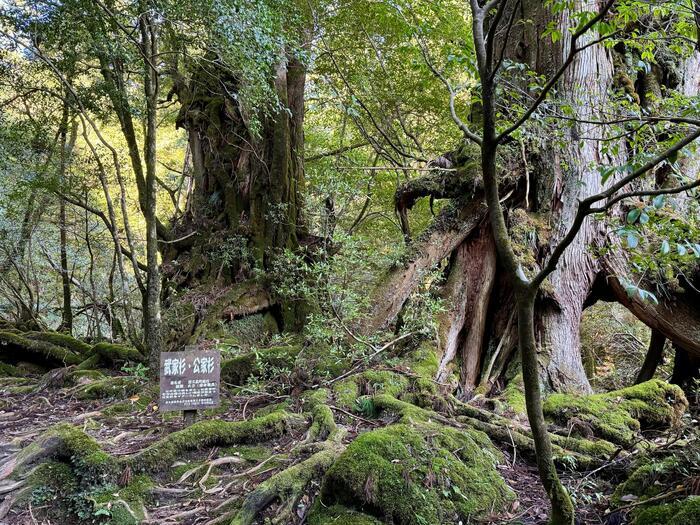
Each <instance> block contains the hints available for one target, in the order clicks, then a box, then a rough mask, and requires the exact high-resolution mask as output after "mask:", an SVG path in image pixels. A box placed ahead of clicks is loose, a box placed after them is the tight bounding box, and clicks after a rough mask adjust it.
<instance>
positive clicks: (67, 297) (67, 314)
mask: <svg viewBox="0 0 700 525" xmlns="http://www.w3.org/2000/svg"><path fill="white" fill-rule="evenodd" d="M68 118H69V110H68V104H67V103H65V104H64V107H63V115H62V117H61V124H60V131H59V133H60V135H61V156H60V164H59V173H58V179H59V184H61V185H64V184H66V175H67V170H68V163H69V162H70V157H71V154H72V153H73V147H74V146H75V140H76V137H77V133H78V127H77V122H74V123H73V125H72V126H71V130H70V137H69V136H68ZM58 227H59V250H60V260H61V285H62V286H61V288H62V291H63V308H62V310H61V325H60V327H59V330H65V331H66V332H68V333H69V334H72V333H73V306H72V300H71V276H70V268H69V267H68V250H67V244H68V240H67V233H68V232H67V224H66V201H65V199H63V198H62V197H59V198H58Z"/></svg>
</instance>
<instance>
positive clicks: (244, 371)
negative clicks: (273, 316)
mask: <svg viewBox="0 0 700 525" xmlns="http://www.w3.org/2000/svg"><path fill="white" fill-rule="evenodd" d="M300 351H301V347H300V346H297V345H292V346H275V347H271V348H264V349H261V350H258V351H256V352H249V353H246V354H242V355H239V356H236V357H233V358H231V359H226V360H224V361H223V362H222V363H221V380H222V381H223V382H225V383H229V384H232V385H236V386H240V385H243V384H245V382H246V381H247V380H248V378H250V377H264V376H265V375H268V374H274V373H276V372H277V371H279V370H282V369H286V370H291V369H292V367H293V366H294V360H295V359H296V357H297V355H298V354H299V352H300Z"/></svg>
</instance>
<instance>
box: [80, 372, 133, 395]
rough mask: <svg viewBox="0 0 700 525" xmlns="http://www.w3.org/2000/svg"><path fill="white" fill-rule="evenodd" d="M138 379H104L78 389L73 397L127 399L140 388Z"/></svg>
mask: <svg viewBox="0 0 700 525" xmlns="http://www.w3.org/2000/svg"><path fill="white" fill-rule="evenodd" d="M142 386H143V385H142V383H141V381H140V380H139V379H137V378H134V377H129V376H116V377H106V378H104V379H98V380H97V381H92V382H90V383H88V384H86V385H84V386H82V387H80V388H79V389H78V390H77V391H76V393H75V396H76V397H77V398H78V399H105V398H114V397H129V396H131V395H133V394H135V393H137V392H138V391H139V390H140V389H141V388H142Z"/></svg>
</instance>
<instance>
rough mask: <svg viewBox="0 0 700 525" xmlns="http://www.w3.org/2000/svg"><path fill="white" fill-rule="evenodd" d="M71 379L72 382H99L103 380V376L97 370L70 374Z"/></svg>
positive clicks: (78, 371) (77, 371)
mask: <svg viewBox="0 0 700 525" xmlns="http://www.w3.org/2000/svg"><path fill="white" fill-rule="evenodd" d="M71 379H72V380H73V381H74V382H80V380H89V381H99V380H101V379H105V375H104V374H103V373H102V372H100V371H99V370H82V369H81V370H76V371H74V372H73V373H72V374H71Z"/></svg>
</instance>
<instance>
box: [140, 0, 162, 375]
mask: <svg viewBox="0 0 700 525" xmlns="http://www.w3.org/2000/svg"><path fill="white" fill-rule="evenodd" d="M144 7H147V6H146V5H145V2H144ZM139 26H140V30H141V47H142V52H143V56H144V64H143V67H144V94H145V98H146V134H145V138H144V147H143V149H144V157H145V163H146V180H145V183H146V209H145V210H144V217H145V219H146V265H147V266H148V270H147V271H146V310H145V311H144V320H145V323H144V325H145V332H146V333H145V340H146V348H147V350H148V362H149V365H150V368H151V371H152V373H155V371H156V370H158V369H159V367H160V353H161V351H162V340H161V312H160V290H161V283H160V281H161V277H160V267H159V263H158V214H157V200H156V199H157V194H158V191H157V189H158V187H157V180H156V145H157V142H156V139H157V137H156V118H157V104H158V71H157V70H155V66H154V64H155V63H156V61H157V59H158V58H157V57H158V42H157V36H156V33H157V29H156V27H155V26H154V24H153V21H152V20H151V16H150V14H149V13H148V11H146V12H144V13H143V14H142V15H141V17H140V20H139Z"/></svg>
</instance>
